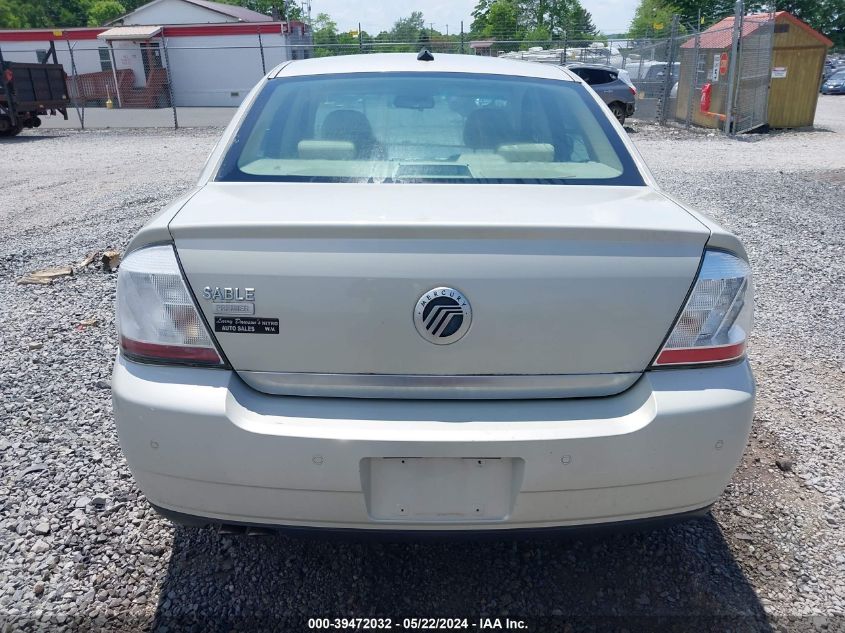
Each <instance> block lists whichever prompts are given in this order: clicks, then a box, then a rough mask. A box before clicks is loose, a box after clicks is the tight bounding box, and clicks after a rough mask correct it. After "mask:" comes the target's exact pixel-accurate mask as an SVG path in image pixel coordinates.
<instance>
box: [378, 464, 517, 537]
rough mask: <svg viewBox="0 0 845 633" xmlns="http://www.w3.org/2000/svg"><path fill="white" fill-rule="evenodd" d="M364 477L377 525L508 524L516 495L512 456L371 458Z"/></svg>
mask: <svg viewBox="0 0 845 633" xmlns="http://www.w3.org/2000/svg"><path fill="white" fill-rule="evenodd" d="M362 474H363V479H364V484H365V485H364V490H365V494H366V497H367V511H368V512H369V515H370V518H372V519H373V520H376V521H402V522H411V523H428V522H430V523H450V522H467V521H503V520H505V519H507V518H508V516H509V515H510V514H511V511H512V508H513V501H514V498H515V496H516V494H515V493H516V484H515V476H514V475H515V468H514V459H512V458H470V457H466V458H440V457H425V458H421V457H389V458H371V459H365V460H363V463H362Z"/></svg>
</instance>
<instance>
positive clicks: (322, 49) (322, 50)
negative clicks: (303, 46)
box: [311, 13, 339, 57]
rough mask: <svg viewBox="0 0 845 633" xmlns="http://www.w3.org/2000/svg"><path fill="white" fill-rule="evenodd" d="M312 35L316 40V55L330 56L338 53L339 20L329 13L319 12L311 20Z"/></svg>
mask: <svg viewBox="0 0 845 633" xmlns="http://www.w3.org/2000/svg"><path fill="white" fill-rule="evenodd" d="M311 37H312V38H313V40H314V56H315V57H328V56H329V55H334V54H336V51H337V45H338V44H339V42H338V37H337V22H335V21H334V20H332V18H331V16H330V15H329V14H328V13H318V14H317V17H316V18H314V20H313V21H312V22H311Z"/></svg>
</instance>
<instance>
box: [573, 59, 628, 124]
mask: <svg viewBox="0 0 845 633" xmlns="http://www.w3.org/2000/svg"><path fill="white" fill-rule="evenodd" d="M566 67H567V68H568V69H569V70H571V71H572V72H573V73H575V74H576V75H578V76H579V77H580V78H581V79H583V80H584V82H585V83H586V84H587V85H589V86H590V87H591V88H592V89H593V90H595V91H596V93H597V94H598V95H599V96H600V97H601V98H602V100H603V101H604V102H605V103H606V104H607V107H608V108H610V111H611V112H612V113H613V116H615V117H616V119H617V120H618V121H619V123H625V119H626V118H627V117H629V116H631V115H633V114H634V110H635V109H636V105H637V100H636V97H637V89H636V88H634V85H633V84H632V83H631V81H630V79H629V80H627V81H626V80H625V77H626V76H627V75H626V74H624V73H625V71H623V70H619V69H618V68H614V67H612V66H601V65H598V64H568V65H567V66H566Z"/></svg>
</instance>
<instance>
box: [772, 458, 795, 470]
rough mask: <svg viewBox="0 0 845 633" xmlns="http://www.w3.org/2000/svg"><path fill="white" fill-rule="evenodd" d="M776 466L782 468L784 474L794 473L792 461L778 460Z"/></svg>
mask: <svg viewBox="0 0 845 633" xmlns="http://www.w3.org/2000/svg"><path fill="white" fill-rule="evenodd" d="M775 465H776V466H777V467H778V468H780V469H781V470H782V471H783V472H785V473H788V472H791V471H792V466H793V464H792V460H791V459H786V458H783V459H776V460H775Z"/></svg>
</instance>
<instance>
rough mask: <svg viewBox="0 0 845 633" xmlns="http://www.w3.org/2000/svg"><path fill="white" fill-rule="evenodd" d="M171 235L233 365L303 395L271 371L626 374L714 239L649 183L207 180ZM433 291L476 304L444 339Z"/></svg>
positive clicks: (635, 369) (643, 363)
mask: <svg viewBox="0 0 845 633" xmlns="http://www.w3.org/2000/svg"><path fill="white" fill-rule="evenodd" d="M169 228H170V231H171V234H172V235H173V238H174V240H175V244H176V248H177V252H178V254H179V258H180V261H181V264H182V266H183V269H184V272H185V275H186V277H187V280H188V282H189V284H190V286H191V288H192V289H193V291H194V293H195V295H196V297H197V299H198V303H199V306H200V308H201V310H202V311H203V313H204V314H205V317H206V319H207V320H208V322H209V324H211V327H212V329H214V330H216V331H215V336H216V338H217V340H218V342H219V344H220V346H221V348H222V350H223V352H224V354H225V355H226V357H227V359H228V360H229V362H230V363H231V364H232V366H233V368H234V369H235V370H237V371H239V372H241V374H242V375H243V376H244V377H247V378H250V382H251V383H252V384H254V385H256V386H257V387H258V388H260V389H263V390H265V391H271V392H280V393H303V391H302V389H301V388H300V389H296V388H292V387H290V386H289V387H288V388H285V387H284V385H285V384H287V385H290V383H291V381H289V380H288V381H284V380H282V381H281V383H280V384H282V385H283V386H282V387H281V388H275V389H274V388H273V381H272V380H269V381H268V379H267V376H268V375H276V376H284V375H288V376H290V375H296V376H297V378H296V380H295V381H294V382H297V383H298V384H300V385H302V384H307V383H308V382H309V381H308V379H307V375H309V374H312V375H315V376H316V375H318V374H319V375H323V376H325V375H335V376H336V375H344V376H352V375H356V376H369V380H370V383H372V382H373V380H375V381H376V382H378V380H377V379H373V376H394V377H395V376H404V377H409V376H410V377H413V376H428V377H448V376H456V377H469V376H474V377H477V376H491V377H505V376H522V377H524V376H531V375H542V376H546V377H548V376H557V377H565V376H572V377H573V381H576V382H577V380H581V381H583V379H584V376H591V375H592V376H602V375H604V376H613V375H618V374H629V375H632V376H636V375H638V374H639V373H640V372H642V371H643V370H644V369H646V367H647V366H648V364H649V363H650V361H651V359H652V358H653V356H654V354H655V353H656V352H657V350H658V348H659V347H660V345H661V343H662V341H663V339H664V338H665V336H666V335H667V333H668V332H669V329H670V328H671V326H672V324H673V322H674V320H675V318H676V316H677V313H678V311H679V310H680V308H681V307H682V305H683V302H684V299H685V297H686V295H687V292H688V290H689V288H690V286H691V284H692V283H693V281H694V278H695V275H696V271H697V268H698V265H699V261H700V258H701V254H702V251H703V248H704V245H705V243H706V241H707V238H708V236H709V231H708V230H707V229H706V228H705V227H704V226H703V225H702V224H701V223H700V222H699V221H697V220H696V219H694V218H693V217H692V216H691V215H690V214H688V213H687V212H686V211H684V210H683V209H682V208H681V207H679V206H678V205H677V204H675V203H674V202H672V201H670V200H668V199H667V198H665V197H664V196H663V195H662V194H660V193H658V192H655V191H653V190H651V189H649V188H646V187H594V186H550V185H549V186H532V185H482V186H469V185H454V184H450V185H438V184H420V185H410V184H408V185H384V184H382V185H368V184H340V183H332V184H307V185H302V184H293V183H268V184H254V183H213V184H210V185H207V186H205V187H204V188H203V189H202V190H201V191H200V192H198V193H197V194H196V196H194V198H192V199H191V201H190V202H189V203H188V204H187V205H186V206H185V207H184V208H183V209H182V210H181V211H180V212H179V213H178V214H177V216H176V217H175V219H174V220H173V221H172V222H171V224H170V227H169ZM436 287H449V288H454V289H456V290H457V291H458V292H460V293H461V294H462V295H463V296H464V297H465V298H466V299H467V300H468V302H469V303H470V304H471V308H472V322H471V325H470V327H469V330H468V331H467V332H466V334H465V335H464V336H463V337H462V338H460V340H457V341H456V342H454V343H452V344H448V345H434V344H432V343H431V342H430V341H429V340H426V339H425V338H423V336H421V335H420V333H419V332H418V331H417V330H416V328H415V324H414V309H415V305H416V304H417V302H418V300H419V299H420V297H421V296H423V295H424V294H425V293H427V292H429V291H430V290H432V289H433V288H436ZM221 306H222V307H221ZM237 318H242V319H243V320H242V321H241V323H242V324H245V327H242V328H238V327H229V328H227V327H225V325H226V324H229V325H232V324H233V323H235V320H234V319H237ZM221 324H223V327H221ZM250 324H252V326H251V325H250ZM253 326H254V327H253ZM259 374H260V375H262V376H263V378H264V379H263V380H257V379H255V376H257V375H259ZM303 375H305V378H304V379H303ZM576 377H580V378H577V380H576ZM323 380H325V378H324V379H323ZM522 380H524V378H523V379H522ZM315 382H316V378H315ZM441 382H442V381H441ZM629 382H630V381H621V382H620V380H619V379H618V377H617V378H615V379H596V380H594V381H593V388H592V389H591V390H589V395H598V394H600V393H603V392H604V393H609V392H614V391H619V390H621V389H622V388H624V386H625V384H627V383H629ZM326 384H328V385H329V386H328V387H327V389H324V390H322V391H319V395H332V393H333V391H332V387H331V385H332V384H334V383H333V382H332V381H331V380H329V381H328V383H326ZM602 385H604V386H602ZM441 386H443V385H441ZM446 387H448V384H446V385H445V386H444V388H446ZM399 391H401V390H399ZM494 391H495V389H493V390H492V391H489V390H488V392H487V395H488V396H489V395H490V394H491V393H492V392H494ZM563 391H565V390H563ZM563 391H561V393H563ZM306 392H307V390H306ZM340 392H343V393H345V395H349V394H348V393H346V392H344V391H343V389H340V390H339V391H338V393H340ZM377 393H378V394H379V397H382V396H384V395H386V394H389V393H391V391H390V389H389V388H387V389H382V390H380V391H377ZM432 393H435V394H436V393H438V392H437V390H436V389H435V390H434V391H433V392H432ZM469 393H470V394H472V393H480V394H481V396H480V397H487V396H485V395H483V392H473V391H472V390H470V392H469ZM508 393H510V394H511V396H512V395H514V394H516V393H519V391H518V390H517V391H514V392H508ZM580 393H581V392H579V391H578V390H576V391H574V392H571V393H568V395H579V394H580ZM309 395H312V394H310V393H309ZM313 395H317V394H316V393H315V394H313Z"/></svg>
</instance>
